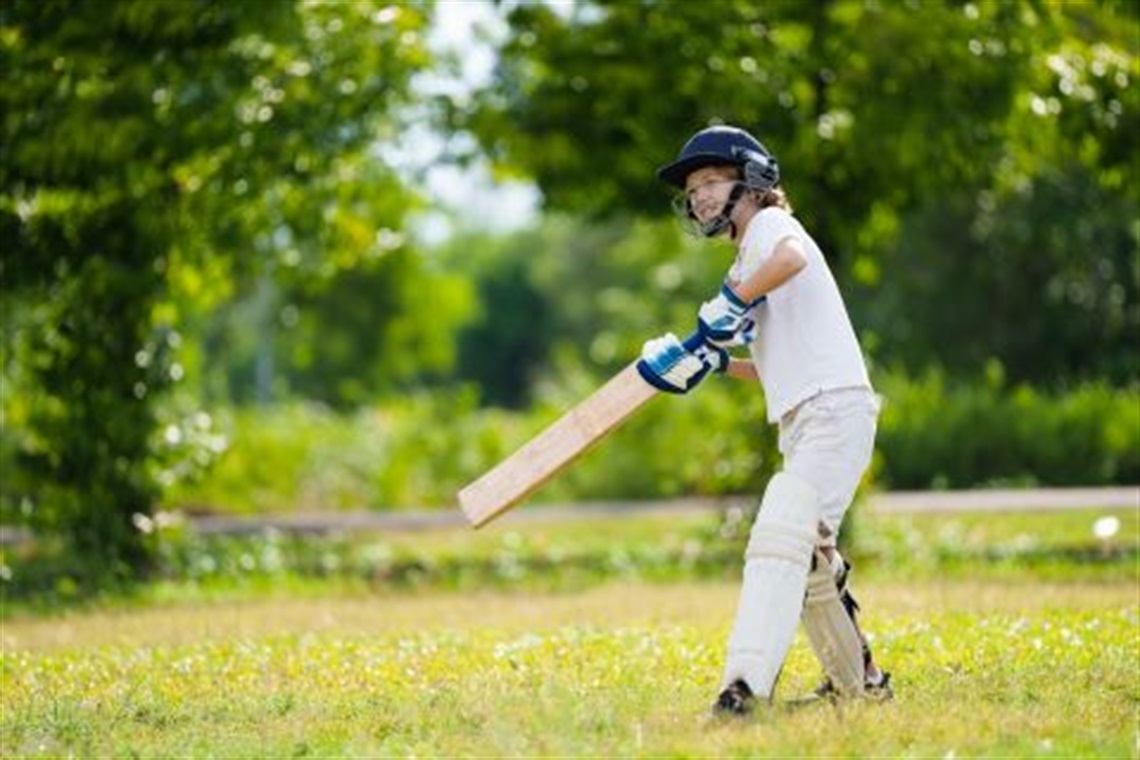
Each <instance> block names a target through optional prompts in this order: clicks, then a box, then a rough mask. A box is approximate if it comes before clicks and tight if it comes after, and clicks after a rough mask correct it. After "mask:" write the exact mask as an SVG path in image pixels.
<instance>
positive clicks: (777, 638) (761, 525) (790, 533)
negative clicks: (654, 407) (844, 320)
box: [723, 388, 879, 699]
mask: <svg viewBox="0 0 1140 760" xmlns="http://www.w3.org/2000/svg"><path fill="white" fill-rule="evenodd" d="M878 414H879V403H878V399H877V397H876V396H875V394H874V392H873V391H871V390H870V389H869V388H843V389H838V390H832V391H826V392H823V393H819V394H817V395H815V396H813V397H811V398H809V399H807V400H806V401H804V402H802V403H800V404H799V405H798V406H796V408H794V409H793V410H791V411H790V412H788V413H787V414H785V415H784V416H783V418H781V420H780V426H779V430H780V437H779V447H780V453H781V454H782V455H783V457H784V467H783V471H782V472H778V473H776V475H775V476H773V478H772V480H771V481H770V482H769V483H768V487H767V489H766V490H765V493H764V497H763V499H762V501H761V504H760V509H759V511H758V512H757V516H756V521H755V522H754V523H753V526H752V532H751V534H750V536H749V541H748V546H747V548H746V549H745V563H744V573H743V579H742V585H741V589H740V601H739V603H738V606H737V611H736V619H735V621H734V623H733V627H732V632H731V634H730V636H729V642H728V657H727V660H726V663H725V670H724V678H723V686H724V687H727V686H728V685H730V684H732V683H734V682H735V681H737V680H743V681H744V682H745V683H746V684H747V685H748V687H749V688H750V690H751V691H752V693H753V694H754V695H756V696H758V697H761V698H765V699H766V698H770V697H771V695H772V691H773V689H774V688H775V685H776V680H777V679H778V677H779V673H780V670H781V668H782V667H783V664H784V659H785V657H786V656H787V653H788V649H789V648H790V647H791V644H792V639H793V638H794V636H795V630H796V625H797V623H798V621H799V618H800V615H801V612H803V610H804V604H805V597H806V594H807V577H808V573H809V569H810V567H811V561H812V555H813V552H814V551H815V550H814V548H813V547H814V546H819V547H828V546H831V547H834V546H835V541H836V538H837V537H838V534H839V529H840V527H841V526H842V523H843V517H844V515H845V514H846V513H847V509H848V507H850V505H851V500H852V498H853V497H854V495H855V491H856V489H857V488H858V486H859V481H860V480H861V479H862V477H863V473H864V472H865V471H866V470H867V467H868V465H869V464H870V462H871V454H872V451H873V449H874V442H875V428H876V424H877V420H878ZM832 599H833V602H834V604H835V605H836V608H838V610H839V612H838V615H839V616H840V621H841V622H843V623H844V625H846V626H848V627H847V631H848V633H849V635H851V636H856V635H858V638H859V639H862V636H861V635H859V634H858V631H857V629H852V628H851V626H852V625H853V624H854V623H853V620H852V621H851V622H850V623H847V622H846V620H847V618H846V615H847V613H846V612H843V611H842V607H841V606H840V605H841V603H840V601H839V597H837V596H833V597H832ZM833 613H834V610H833ZM845 641H846V642H847V644H848V647H847V649H848V650H852V649H853V650H854V651H855V657H856V658H858V657H859V653H858V649H859V647H860V645H861V644H860V642H856V641H853V640H852V639H850V638H848V639H845ZM862 644H865V642H862ZM864 651H866V650H865V649H864ZM856 669H858V664H856Z"/></svg>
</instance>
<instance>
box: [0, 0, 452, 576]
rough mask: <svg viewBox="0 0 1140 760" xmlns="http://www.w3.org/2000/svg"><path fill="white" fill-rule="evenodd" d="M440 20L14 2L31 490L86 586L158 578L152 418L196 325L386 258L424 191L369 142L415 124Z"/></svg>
mask: <svg viewBox="0 0 1140 760" xmlns="http://www.w3.org/2000/svg"><path fill="white" fill-rule="evenodd" d="M429 14H430V6H422V5H417V6H398V7H397V6H381V5H379V4H378V3H372V2H354V3H351V4H343V5H335V4H320V3H308V2H304V3H294V2H287V1H286V0H272V1H265V2H257V3H228V2H221V1H220V0H201V1H200V2H195V3H185V2H177V1H175V0H120V1H119V2H113V3H108V2H95V1H94V0H87V1H85V2H84V1H79V2H64V1H63V0H15V1H14V2H10V3H6V4H4V6H3V7H0V68H2V69H3V72H4V86H3V88H2V92H0V104H2V106H3V113H4V114H5V118H4V131H3V143H2V151H3V162H2V167H0V232H2V234H3V239H4V255H3V260H2V262H0V294H2V295H3V297H4V322H5V327H6V329H5V356H4V363H5V377H6V379H7V380H9V381H11V380H12V379H13V378H17V377H18V378H20V380H21V383H22V389H23V390H24V393H25V396H24V398H22V399H21V400H20V401H21V405H22V406H21V408H22V411H21V414H22V415H23V416H24V417H25V418H26V421H27V423H28V431H29V432H28V434H27V436H26V438H25V439H24V440H23V441H21V442H20V449H21V450H20V452H19V453H20V463H21V467H20V470H21V472H22V473H23V475H24V480H23V481H22V482H23V483H24V484H25V485H26V486H27V487H28V490H27V492H26V493H23V494H20V495H19V496H21V497H22V498H24V499H26V503H27V504H30V505H31V512H32V523H33V525H34V526H35V527H37V528H38V529H39V530H41V531H42V532H44V533H46V534H55V535H58V536H59V537H61V538H62V539H63V541H64V544H65V547H66V548H67V549H69V550H71V551H72V552H73V553H74V554H75V555H76V556H77V557H79V558H81V559H82V560H83V561H85V562H86V563H87V567H86V568H85V570H84V571H85V572H86V573H89V574H90V576H86V577H91V576H99V575H102V573H96V572H95V571H97V570H98V571H108V572H109V573H110V574H112V575H114V576H118V577H130V576H133V575H137V574H139V573H141V572H145V570H146V568H147V566H148V563H149V553H148V546H149V544H148V542H147V540H146V536H145V535H144V532H145V531H144V530H141V529H140V526H141V527H142V528H145V526H146V525H148V520H149V517H150V515H151V511H152V505H153V503H154V499H155V496H156V493H157V485H156V480H155V468H156V466H157V464H158V463H157V462H156V458H155V453H156V451H158V450H159V449H160V448H161V447H160V446H159V445H157V441H156V439H160V435H159V434H160V433H161V431H158V430H156V409H157V406H156V405H157V402H158V399H160V398H161V397H162V396H163V394H164V392H165V391H166V390H167V389H168V388H169V387H170V386H171V385H172V384H173V383H174V382H176V381H177V380H178V379H179V378H180V377H181V376H182V375H183V374H184V371H185V370H184V368H183V367H182V365H181V364H180V363H179V359H178V349H179V346H180V343H181V340H180V335H179V326H180V322H181V321H182V320H184V319H185V317H186V314H187V312H188V310H190V309H191V307H193V306H195V305H196V304H202V303H206V304H208V303H213V302H216V299H217V298H219V297H220V296H223V295H225V294H226V293H227V292H228V290H229V288H230V287H231V285H230V283H231V281H232V278H233V277H235V276H240V275H243V274H249V273H256V272H259V271H264V269H265V268H267V267H274V268H275V269H276V271H277V274H278V276H288V273H292V275H293V276H294V277H296V278H298V279H309V280H314V279H319V278H325V279H329V278H332V277H333V276H334V275H335V274H336V272H338V271H340V270H343V269H346V268H350V267H352V266H355V265H356V264H357V263H359V262H360V261H364V260H368V259H369V258H372V257H376V256H380V255H382V254H383V253H385V252H386V251H385V249H386V247H388V246H386V240H385V239H384V238H383V236H380V235H377V233H376V230H377V228H381V229H383V228H387V229H389V230H392V229H395V230H398V229H400V227H401V225H402V217H403V214H404V213H405V211H406V210H407V208H408V205H409V196H408V194H407V193H406V192H405V191H404V190H403V189H402V188H401V186H400V185H399V183H398V182H396V181H395V179H394V174H393V172H392V171H391V170H389V169H387V168H386V167H384V166H383V165H382V164H381V162H380V161H379V159H378V158H377V157H376V156H375V155H374V153H372V152H370V148H371V146H372V145H373V144H374V142H375V141H376V140H377V139H385V138H386V137H391V136H392V135H394V134H395V133H396V132H397V131H398V130H399V128H400V120H399V118H398V117H397V114H398V113H399V112H400V109H401V107H402V106H404V105H406V103H407V102H408V100H409V89H410V79H411V77H412V75H413V74H414V73H415V72H417V71H419V70H421V69H422V68H424V67H425V66H427V65H428V64H429V63H430V58H429V56H428V54H427V52H426V49H425V46H424V40H423V35H422V33H423V31H424V28H425V25H426V23H427V22H428V19H429ZM381 317H382V318H383V315H381ZM17 323H18V324H17ZM5 480H10V477H9V473H5ZM8 487H9V486H5V489H6V490H7V488H8ZM8 496H9V497H11V496H12V494H8Z"/></svg>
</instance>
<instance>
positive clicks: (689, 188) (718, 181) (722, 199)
mask: <svg viewBox="0 0 1140 760" xmlns="http://www.w3.org/2000/svg"><path fill="white" fill-rule="evenodd" d="M739 181H740V177H739V172H738V171H737V169H736V167H734V166H706V167H704V168H703V169H697V170H696V171H695V172H693V173H692V174H690V175H689V176H688V177H686V178H685V197H686V198H687V199H688V201H689V208H690V209H691V210H692V212H693V215H694V216H695V217H697V221H699V222H700V223H701V224H704V223H705V222H708V221H709V220H710V219H712V218H714V217H715V216H716V215H717V214H719V213H720V211H721V209H723V208H724V204H725V203H727V202H728V196H729V194H730V193H731V192H732V186H733V185H734V184H736V183H737V182H739Z"/></svg>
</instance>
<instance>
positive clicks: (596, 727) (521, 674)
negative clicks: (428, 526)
mask: <svg viewBox="0 0 1140 760" xmlns="http://www.w3.org/2000/svg"><path fill="white" fill-rule="evenodd" d="M1105 514H1107V513H1105ZM1111 514H1113V515H1114V516H1116V517H1117V518H1118V519H1119V520H1120V521H1121V522H1120V530H1119V532H1118V533H1117V535H1115V536H1113V537H1112V538H1111V539H1108V540H1107V541H1102V540H1100V539H1096V538H1095V537H1093V535H1092V525H1093V522H1094V520H1095V519H1097V518H1098V517H1101V516H1102V513H1097V512H1088V511H1074V512H1060V513H1040V514H1032V515H1031V514H1016V513H1015V514H1001V515H921V516H897V517H886V516H875V515H866V516H864V517H863V519H861V520H860V521H859V523H858V534H857V536H856V539H857V540H856V542H855V546H854V549H855V553H857V554H858V555H859V559H860V564H859V566H858V569H857V571H856V582H857V588H856V590H857V592H858V595H859V597H860V601H861V602H862V603H863V604H864V608H865V610H866V617H865V621H866V624H867V627H868V629H869V630H870V631H871V632H872V633H873V635H874V643H875V648H876V653H877V656H878V658H879V659H880V661H881V662H882V663H883V665H884V666H885V667H887V668H888V669H889V670H891V671H892V672H893V673H894V678H895V685H896V689H897V699H896V700H895V701H894V702H893V703H892V704H889V705H877V706H876V705H848V706H845V707H844V708H843V709H842V710H841V711H839V712H836V711H835V710H833V709H832V708H830V707H822V706H820V707H818V708H812V709H807V710H801V711H798V712H789V711H787V710H786V709H784V708H782V707H779V706H778V705H777V707H775V708H774V709H771V710H768V711H765V712H764V713H763V714H761V715H758V716H757V717H756V718H755V719H754V720H751V721H746V722H736V723H731V724H727V725H720V724H712V723H710V722H709V721H708V720H707V718H706V715H707V707H708V704H709V702H710V701H711V699H712V697H713V696H714V694H715V691H716V689H717V686H718V683H717V681H718V677H719V672H720V667H721V658H722V654H723V646H724V642H725V640H726V637H727V626H728V624H729V622H730V621H731V618H732V614H733V610H734V605H735V602H736V593H737V583H736V581H735V578H736V577H737V575H738V573H739V564H738V563H739V554H738V552H737V550H736V548H735V543H734V542H735V541H738V540H739V535H736V536H733V535H729V534H731V533H732V531H731V530H726V523H724V522H716V521H710V519H709V518H708V517H702V516H699V515H685V516H682V515H668V516H643V517H637V518H623V519H616V520H603V521H589V522H581V523H573V522H572V523H562V522H557V523H555V522H551V523H527V522H521V521H520V522H517V523H508V522H504V523H502V524H500V525H497V526H496V527H494V528H492V529H489V530H487V531H484V532H480V533H471V532H469V531H428V532H417V533H407V534H397V535H391V536H385V537H371V538H365V539H360V540H358V541H357V542H355V543H345V544H344V545H342V546H340V548H339V549H335V550H334V549H330V548H329V546H328V545H322V544H321V542H314V543H315V546H314V547H312V551H314V552H315V553H316V554H317V555H318V556H328V557H336V558H337V559H336V560H335V561H336V562H342V561H345V560H348V559H351V558H352V557H353V556H356V555H355V554H354V552H363V553H364V554H365V555H368V556H372V555H375V554H377V552H379V553H381V554H384V553H385V552H386V553H387V554H386V555H385V556H388V557H390V558H410V560H411V561H414V562H415V563H419V564H418V567H419V568H420V571H419V572H420V575H418V576H416V577H417V578H418V580H416V581H414V582H412V581H407V582H404V581H401V582H394V583H388V582H382V579H380V580H378V579H377V577H372V576H367V575H361V574H359V573H358V572H357V570H358V569H359V568H358V569H357V570H353V571H352V572H350V573H342V574H338V573H329V574H326V575H324V576H319V575H312V574H310V575H305V574H299V573H297V572H294V571H289V572H284V573H272V572H268V571H266V570H265V568H260V565H259V564H258V562H260V560H257V561H253V562H252V563H251V562H246V563H244V565H249V566H251V567H253V568H254V569H253V570H251V571H250V572H249V573H248V574H246V575H241V574H236V575H232V576H230V575H220V574H219V575H213V576H211V577H209V578H198V579H193V578H180V577H172V578H170V579H168V580H166V581H164V582H161V583H158V584H155V585H153V586H151V587H149V588H148V589H146V590H144V591H142V592H140V593H136V594H135V595H133V596H130V597H125V598H110V599H104V600H99V601H97V602H96V603H89V604H88V605H86V606H84V607H71V608H69V607H66V606H61V607H54V608H52V611H51V614H47V615H45V614H39V613H36V612H34V611H32V608H29V607H23V608H17V609H15V610H11V609H10V610H7V611H6V617H4V618H3V620H2V622H0V643H2V645H3V648H2V657H0V757H70V756H84V757H154V758H159V757H233V758H248V757H291V756H309V757H378V756H421V757H422V756H427V757H443V756H447V757H451V756H457V757H464V756H467V757H470V756H548V757H552V756H578V757H582V756H605V757H619V756H620V757H627V756H662V755H667V756H681V757H709V756H714V757H733V756H737V757H746V756H781V757H783V756H795V757H809V756H812V757H814V756H827V757H883V756H889V757H938V758H943V757H950V756H953V757H994V756H1009V757H1013V756H1016V757H1028V756H1032V757H1077V756H1080V757H1138V756H1140V730H1138V726H1140V723H1138V716H1140V712H1138V711H1140V598H1138V589H1140V585H1138V577H1137V567H1136V547H1137V541H1138V538H1137V529H1138V524H1137V517H1136V514H1135V511H1129V510H1117V511H1114V512H1112V513H1111ZM718 541H719V542H720V543H718ZM381 544H382V545H383V547H384V549H383V551H382V552H381V551H380V550H379V549H377V546H378V545H381ZM273 546H275V545H274V544H272V543H271V544H270V548H273ZM713 547H720V548H719V549H716V551H718V552H721V553H720V554H716V553H715V552H713ZM281 550H282V547H281V546H279V545H276V549H275V551H281ZM259 551H262V552H263V551H267V550H266V549H265V547H264V546H260V545H257V544H249V545H244V544H243V545H240V546H239V547H238V548H237V549H234V547H230V548H229V549H227V550H226V551H225V552H223V553H222V554H220V555H218V558H219V561H222V562H223V564H224V563H225V562H229V561H230V559H232V558H231V557H230V552H236V554H235V555H234V556H236V557H237V558H238V560H237V561H236V562H235V564H234V567H241V566H243V563H242V562H241V561H240V557H241V555H242V553H249V552H253V553H254V555H255V557H260V556H261V555H260V554H257V552H259ZM338 552H339V553H338ZM654 552H657V553H656V554H655V553H654ZM686 552H687V554H686ZM694 552H695V553H696V554H700V553H701V552H709V554H707V555H706V556H708V557H710V558H717V559H718V561H720V562H722V563H724V567H722V568H720V569H719V570H716V571H715V572H714V571H712V570H710V571H709V572H707V573H705V572H698V571H697V570H696V568H699V567H702V566H701V565H700V564H699V563H697V564H692V565H691V566H690V567H689V568H688V569H685V568H676V567H675V568H674V570H673V572H672V573H670V572H667V571H666V569H665V568H666V567H668V566H669V563H671V562H672V563H674V564H676V563H677V562H678V558H679V557H680V558H683V557H685V556H689V555H693V554H694ZM573 557H579V558H587V559H584V560H583V561H582V562H578V563H575V562H570V561H569V560H568V559H567V558H573ZM591 558H592V559H591ZM393 561H395V560H393ZM558 561H563V562H566V563H568V564H569V565H570V569H569V570H567V573H568V577H565V578H563V577H562V573H561V570H560V566H559V564H558ZM327 562H333V561H332V560H327V561H326V563H327ZM317 564H318V565H320V563H319V562H318V563H317ZM334 564H335V563H334ZM471 567H481V568H484V569H485V570H486V573H483V572H482V571H480V572H474V571H471V570H470V568H471ZM705 567H707V568H712V567H713V565H712V564H711V561H710V563H709V564H708V565H707V566H705ZM258 568H260V569H258ZM447 568H450V569H447ZM463 568H467V569H466V570H464V569H463ZM406 580H407V579H405V581H406ZM818 677H819V672H818V666H817V665H816V664H815V662H814V660H813V658H812V655H811V653H810V650H809V649H808V648H807V646H806V645H805V643H804V642H803V641H802V640H800V641H798V642H797V644H796V646H795V647H794V648H793V651H792V654H791V657H790V659H789V662H788V664H787V667H786V668H785V671H784V675H783V677H782V680H781V684H780V689H779V692H778V695H777V696H778V698H779V700H786V699H787V698H790V697H792V696H795V695H798V694H802V693H805V692H807V691H809V690H810V689H811V688H812V687H813V686H814V685H815V684H816V682H817V679H818ZM779 700H778V701H779Z"/></svg>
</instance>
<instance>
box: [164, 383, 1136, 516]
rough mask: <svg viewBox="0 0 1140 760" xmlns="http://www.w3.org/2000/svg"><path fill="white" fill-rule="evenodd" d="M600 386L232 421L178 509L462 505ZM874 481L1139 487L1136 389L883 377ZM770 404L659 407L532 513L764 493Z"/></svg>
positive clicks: (727, 395) (774, 463)
mask: <svg viewBox="0 0 1140 760" xmlns="http://www.w3.org/2000/svg"><path fill="white" fill-rule="evenodd" d="M596 385H597V381H596V380H594V379H592V378H590V377H589V376H588V375H587V374H586V373H584V372H582V371H576V370H573V369H567V370H566V371H565V372H564V374H563V375H562V376H561V379H560V382H559V383H558V384H557V386H556V387H554V388H552V387H547V388H544V389H542V390H541V392H540V394H539V401H538V402H537V404H536V406H535V407H534V408H532V409H531V410H530V411H529V412H525V413H524V412H509V411H504V410H501V409H491V408H482V407H480V406H479V403H478V398H477V396H476V394H475V393H473V392H471V391H463V392H460V393H455V392H442V391H441V392H432V393H421V394H417V395H412V396H408V397H404V398H401V399H399V400H398V402H397V401H395V400H393V402H391V403H385V404H383V405H380V406H376V407H370V408H365V409H362V410H360V411H358V412H356V413H353V414H348V415H346V414H338V413H335V412H333V411H332V410H330V409H328V408H327V407H323V406H320V405H312V404H301V403H295V404H289V405H283V406H278V407H268V408H249V409H241V410H237V411H234V412H233V413H231V414H230V415H229V416H228V417H227V416H225V415H223V416H222V417H221V419H222V420H223V423H222V427H223V428H228V430H229V448H228V451H226V452H225V454H224V455H222V456H221V457H220V458H219V461H218V463H217V464H216V465H215V466H214V467H213V469H212V470H211V471H209V472H208V473H207V474H206V476H205V477H204V478H202V479H201V480H199V481H198V482H197V483H183V484H180V485H176V486H175V487H174V488H172V489H171V490H169V491H168V492H167V498H166V504H167V505H168V506H172V507H176V508H194V509H202V510H208V511H221V512H237V513H271V512H288V511H295V510H303V511H315V510H358V509H370V510H389V509H401V508H412V507H451V506H454V504H455V494H456V493H457V492H458V490H459V489H460V488H461V487H462V486H463V485H464V484H466V483H467V482H469V481H470V480H472V479H474V478H475V477H477V476H478V475H480V474H481V473H482V472H484V471H485V470H486V469H488V468H489V467H491V466H492V465H494V464H495V463H496V462H498V461H499V460H501V459H502V458H503V457H505V456H507V455H508V454H510V453H511V452H512V451H514V450H515V449H516V448H517V447H518V446H519V445H521V444H522V443H524V442H525V441H526V440H528V439H529V438H530V437H531V436H532V435H534V434H535V433H537V432H538V431H539V430H541V429H542V428H543V427H544V426H545V425H547V424H549V423H550V422H552V421H553V420H555V419H557V418H558V416H559V415H560V414H562V413H563V412H564V411H565V410H566V409H569V408H570V407H571V406H573V404H575V403H577V402H578V401H580V400H581V399H582V398H584V397H585V396H586V395H588V394H589V393H590V391H592V390H593V389H594V388H595V387H596ZM876 385H877V388H878V390H879V392H880V393H882V394H883V396H884V397H885V399H886V403H885V405H884V410H883V416H882V419H881V423H880V427H879V438H878V452H877V461H876V469H875V479H876V481H877V482H878V484H879V485H880V486H882V487H885V488H890V489H907V488H931V487H933V488H952V487H953V488H960V487H972V486H985V485H1007V486H1008V485H1026V486H1030V485H1049V486H1065V485H1107V484H1113V483H1117V484H1120V483H1137V482H1140V419H1138V416H1140V389H1137V388H1131V389H1125V390H1122V389H1113V388H1109V387H1107V386H1104V385H1099V384H1091V385H1084V386H1081V387H1079V388H1075V389H1073V390H1071V391H1070V392H1068V393H1066V394H1057V395H1049V394H1045V393H1042V392H1039V391H1036V390H1034V389H1032V388H1029V387H1025V386H1019V387H1014V388H1007V387H1006V386H1005V385H1004V384H1003V382H1002V380H1001V378H1000V373H999V372H992V373H991V377H990V378H989V379H988V380H985V381H980V382H973V383H951V382H949V381H948V380H947V379H946V378H945V377H944V376H943V375H942V374H940V373H938V372H933V371H932V372H928V373H926V374H924V375H922V376H920V377H918V378H910V377H908V376H906V375H905V374H901V373H891V372H888V373H882V374H880V375H879V376H878V377H877V380H876ZM764 414H765V412H764V403H763V396H762V394H760V393H757V392H755V391H754V390H753V389H751V388H749V387H747V386H745V385H744V384H741V383H734V382H731V381H727V380H723V381H722V380H720V379H719V378H714V379H713V380H712V381H710V382H709V383H708V384H707V385H705V386H704V387H702V388H701V389H700V391H699V392H697V393H693V394H691V395H689V396H686V397H683V398H679V397H667V396H662V397H659V398H656V399H654V400H653V401H651V402H650V403H649V404H648V405H647V406H646V407H645V408H644V409H642V410H641V411H640V412H638V413H637V415H635V416H634V417H633V418H632V419H631V420H630V421H629V422H628V423H627V424H626V425H625V426H623V427H622V428H621V429H619V430H618V431H616V432H615V433H614V434H613V435H612V436H611V437H610V438H608V439H606V440H605V441H604V442H603V443H602V444H600V445H599V446H598V448H596V449H595V450H594V451H592V452H590V453H589V454H587V455H586V456H585V457H583V458H582V459H581V460H579V461H578V462H576V463H575V464H574V465H573V466H572V467H571V468H570V469H569V470H567V471H566V472H565V473H563V474H562V475H561V476H560V477H558V478H557V479H555V480H554V481H552V482H551V483H549V484H547V485H546V486H545V487H543V488H542V489H541V490H540V491H538V492H537V493H536V494H535V496H534V500H535V501H536V502H570V501H583V500H604V499H657V498H672V497H679V496H712V495H723V494H741V493H745V494H755V495H757V496H758V495H759V494H760V493H761V492H762V490H763V488H764V484H765V483H766V482H767V479H768V477H770V476H771V474H772V472H773V471H774V470H775V469H776V468H777V467H778V466H779V463H780V457H779V454H778V452H777V451H776V439H775V438H776V437H775V430H774V428H773V427H771V426H770V425H768V424H767V422H766V420H765V418H764Z"/></svg>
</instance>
